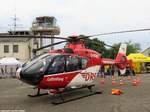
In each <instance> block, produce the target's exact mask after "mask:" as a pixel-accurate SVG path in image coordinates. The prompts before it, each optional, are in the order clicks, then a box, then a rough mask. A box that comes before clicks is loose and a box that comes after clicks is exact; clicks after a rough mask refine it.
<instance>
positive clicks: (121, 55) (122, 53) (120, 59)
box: [115, 44, 127, 74]
mask: <svg viewBox="0 0 150 112" xmlns="http://www.w3.org/2000/svg"><path fill="white" fill-rule="evenodd" d="M126 51H127V44H121V45H120V48H119V51H118V54H117V57H116V59H115V61H116V65H117V67H118V68H119V71H120V73H121V74H124V73H125V71H126V66H127V57H126Z"/></svg>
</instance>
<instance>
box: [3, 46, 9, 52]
mask: <svg viewBox="0 0 150 112" xmlns="http://www.w3.org/2000/svg"><path fill="white" fill-rule="evenodd" d="M4 53H9V45H4Z"/></svg>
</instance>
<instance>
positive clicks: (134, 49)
mask: <svg viewBox="0 0 150 112" xmlns="http://www.w3.org/2000/svg"><path fill="white" fill-rule="evenodd" d="M126 44H127V53H126V55H129V54H130V53H138V52H139V51H140V50H141V47H140V44H139V43H133V42H131V41H129V42H126ZM120 45H121V43H117V44H114V45H113V47H115V48H116V49H114V48H110V49H107V53H108V55H106V57H107V58H113V59H114V58H115V57H116V55H117V53H118V50H119V47H120Z"/></svg>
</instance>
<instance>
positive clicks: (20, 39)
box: [0, 37, 31, 42]
mask: <svg viewBox="0 0 150 112" xmlns="http://www.w3.org/2000/svg"><path fill="white" fill-rule="evenodd" d="M30 39H31V38H14V37H13V38H11V37H10V38H0V42H27V41H29V40H30Z"/></svg>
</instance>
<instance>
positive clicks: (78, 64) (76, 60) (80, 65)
mask: <svg viewBox="0 0 150 112" xmlns="http://www.w3.org/2000/svg"><path fill="white" fill-rule="evenodd" d="M86 66H87V59H85V58H81V57H79V56H68V57H67V58H66V72H70V71H76V70H82V69H85V68H86Z"/></svg>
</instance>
